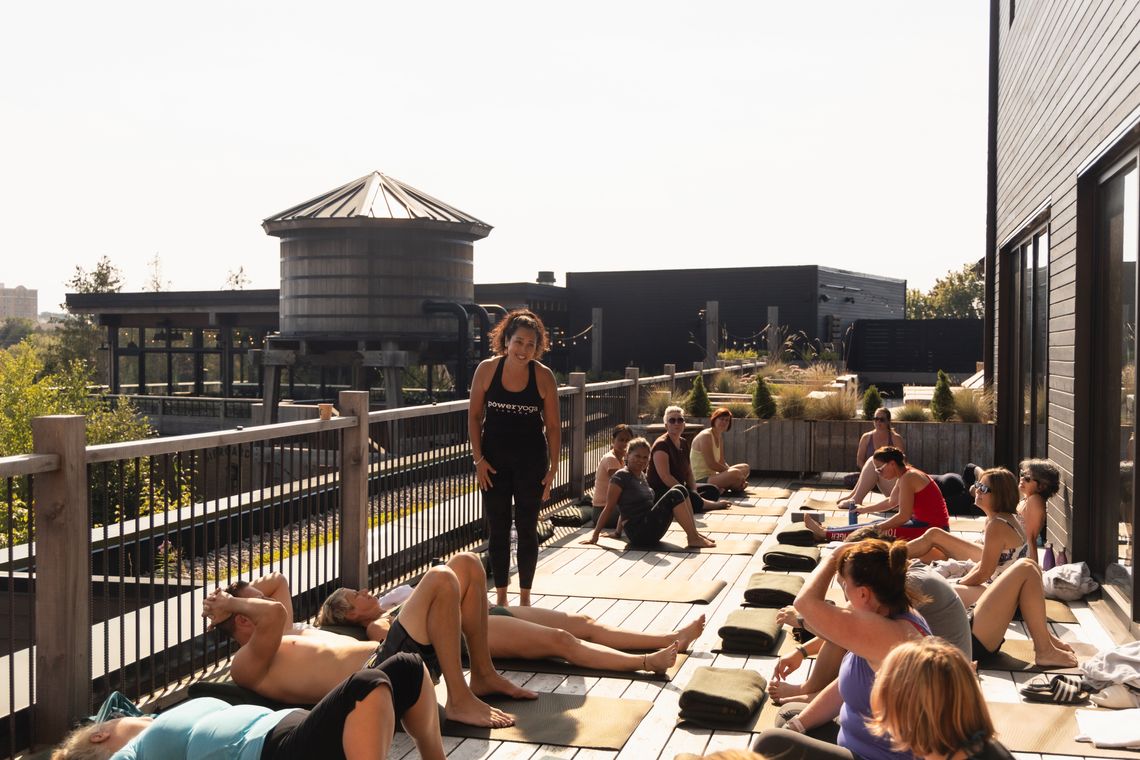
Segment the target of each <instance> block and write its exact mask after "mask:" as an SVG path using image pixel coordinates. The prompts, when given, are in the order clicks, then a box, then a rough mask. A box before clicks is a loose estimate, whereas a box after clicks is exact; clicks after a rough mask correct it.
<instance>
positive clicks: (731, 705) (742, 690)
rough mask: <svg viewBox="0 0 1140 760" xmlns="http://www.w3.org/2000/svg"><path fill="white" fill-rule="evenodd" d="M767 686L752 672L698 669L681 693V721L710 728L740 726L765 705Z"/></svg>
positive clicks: (759, 676)
mask: <svg viewBox="0 0 1140 760" xmlns="http://www.w3.org/2000/svg"><path fill="white" fill-rule="evenodd" d="M767 688H768V682H767V681H766V680H764V676H762V675H760V674H759V673H757V672H755V671H753V670H738V669H736V668H708V667H704V668H697V670H696V672H694V673H693V677H692V679H691V680H690V681H689V684H688V686H686V687H685V690H684V691H683V692H681V697H680V700H679V701H678V705H679V706H680V708H681V719H682V720H689V721H692V722H694V723H698V724H712V725H713V726H719V725H726V724H727V725H731V724H734V723H735V724H743V723H745V722H746V721H748V719H749V718H750V717H751V716H752V715H753V713H755V712H756V710H757V709H758V708H759V707H760V705H761V704H762V703H763V702H764V696H765V693H766V689H767Z"/></svg>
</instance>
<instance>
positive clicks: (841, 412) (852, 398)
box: [808, 390, 859, 420]
mask: <svg viewBox="0 0 1140 760" xmlns="http://www.w3.org/2000/svg"><path fill="white" fill-rule="evenodd" d="M858 406H859V397H858V396H857V395H856V394H855V391H849V390H844V391H837V392H835V393H828V394H827V395H826V396H824V397H823V398H814V399H809V400H808V416H809V417H811V418H812V419H813V420H850V419H854V418H855V409H856V408H858Z"/></svg>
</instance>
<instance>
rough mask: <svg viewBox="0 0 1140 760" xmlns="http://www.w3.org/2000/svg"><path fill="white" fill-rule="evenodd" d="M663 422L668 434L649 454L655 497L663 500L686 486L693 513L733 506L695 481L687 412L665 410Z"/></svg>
mask: <svg viewBox="0 0 1140 760" xmlns="http://www.w3.org/2000/svg"><path fill="white" fill-rule="evenodd" d="M662 419H664V421H665V432H664V433H663V434H661V435H660V436H658V438H657V440H656V441H654V442H653V447H652V449H651V451H650V454H649V456H650V459H651V460H652V463H651V466H650V467H649V472H648V479H649V487H650V488H652V489H653V493H654V494H656V496H657V498H658V499H660V498H661V497H662V496H664V495H665V492H666V491H668V490H669V489H670V488H672V487H673V486H684V487H685V488H687V489H688V494H689V500H690V503H691V504H692V505H693V512H707V511H708V510H710V509H724V508H725V507H729V506H731V504H730V503H729V502H727V501H716V499H718V498H720V489H719V488H717V487H716V486H714V485H712V484H709V483H705V484H704V485H700V486H698V485H697V480H696V478H694V477H693V467H692V455H691V453H690V451H689V442H688V441H686V440H685V439H684V438H683V437H682V436H681V434H682V433H684V432H685V412H684V410H682V409H681V407H679V406H670V407H668V408H666V409H665V415H664V417H663V418H662ZM710 499H711V501H710Z"/></svg>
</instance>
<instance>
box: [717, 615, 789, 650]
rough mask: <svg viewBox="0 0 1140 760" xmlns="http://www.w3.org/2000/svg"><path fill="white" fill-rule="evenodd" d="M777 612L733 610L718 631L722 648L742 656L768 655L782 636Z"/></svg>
mask: <svg viewBox="0 0 1140 760" xmlns="http://www.w3.org/2000/svg"><path fill="white" fill-rule="evenodd" d="M777 612H778V611H777V610H772V609H751V610H733V611H732V612H730V613H729V614H728V619H727V620H725V622H724V625H722V626H721V627H720V630H718V631H717V633H718V634H719V635H720V639H721V642H722V644H721V648H722V649H724V650H725V651H729V652H740V653H742V654H767V653H768V652H770V651H771V650H772V647H773V646H774V645H775V643H776V638H777V637H778V636H779V635H780V625H779V624H778V623H776V614H777Z"/></svg>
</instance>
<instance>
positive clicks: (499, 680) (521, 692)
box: [471, 670, 538, 699]
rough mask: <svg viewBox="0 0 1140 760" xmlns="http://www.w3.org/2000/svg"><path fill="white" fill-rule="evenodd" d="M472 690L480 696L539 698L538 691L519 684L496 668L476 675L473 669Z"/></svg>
mask: <svg viewBox="0 0 1140 760" xmlns="http://www.w3.org/2000/svg"><path fill="white" fill-rule="evenodd" d="M471 692H472V693H473V694H475V695H477V696H480V697H485V696H487V695H488V694H502V695H504V696H507V697H510V698H511V699H538V692H536V691H531V690H530V689H524V688H523V687H521V686H517V685H515V684H514V683H512V682H511V681H510V680H509V679H506V678H503V676H501V675H499V673H498V672H497V671H494V670H492V671H491V672H490V673H488V674H486V675H475V672H474V671H472V673H471Z"/></svg>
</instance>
